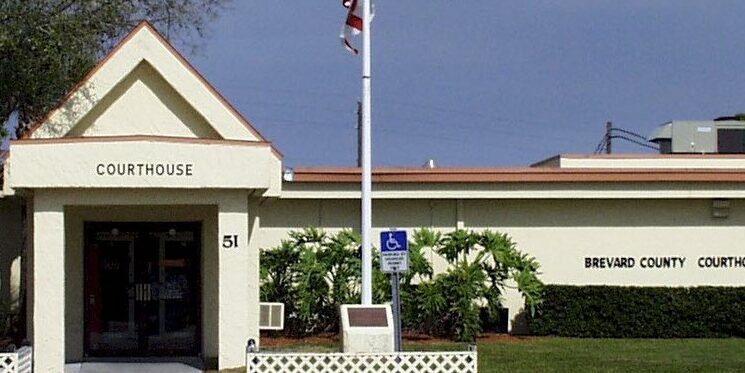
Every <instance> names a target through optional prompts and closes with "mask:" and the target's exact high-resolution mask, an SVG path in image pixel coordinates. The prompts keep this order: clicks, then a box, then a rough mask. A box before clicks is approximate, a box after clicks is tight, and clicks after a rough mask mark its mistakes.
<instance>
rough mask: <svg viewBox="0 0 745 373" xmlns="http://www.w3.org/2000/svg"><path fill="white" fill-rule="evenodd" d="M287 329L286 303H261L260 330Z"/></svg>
mask: <svg viewBox="0 0 745 373" xmlns="http://www.w3.org/2000/svg"><path fill="white" fill-rule="evenodd" d="M284 328H285V305H284V303H265V302H262V303H259V329H260V330H282V329H284Z"/></svg>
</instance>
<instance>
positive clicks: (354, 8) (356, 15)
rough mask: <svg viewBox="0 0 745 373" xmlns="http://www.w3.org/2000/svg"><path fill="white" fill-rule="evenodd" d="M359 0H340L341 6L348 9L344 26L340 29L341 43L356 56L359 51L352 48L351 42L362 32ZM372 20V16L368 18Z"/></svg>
mask: <svg viewBox="0 0 745 373" xmlns="http://www.w3.org/2000/svg"><path fill="white" fill-rule="evenodd" d="M359 3H360V2H359V0H342V2H341V4H342V5H343V6H344V7H345V8H347V9H349V11H348V13H347V20H346V21H345V22H344V26H342V28H341V35H339V37H340V38H341V43H342V45H344V48H346V49H347V50H348V51H350V52H352V53H354V54H357V53H359V50H357V48H355V47H353V46H352V43H351V40H352V37H353V36H355V35H359V34H360V33H361V32H362V7H361V6H359V5H360V4H359ZM370 19H371V20H372V15H371V17H370Z"/></svg>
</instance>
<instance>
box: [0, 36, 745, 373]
mask: <svg viewBox="0 0 745 373" xmlns="http://www.w3.org/2000/svg"><path fill="white" fill-rule="evenodd" d="M536 166H541V167H530V168H517V169H476V168H460V169H447V168H444V169H378V170H375V172H374V176H373V180H374V192H373V198H374V204H373V226H374V229H375V231H376V232H374V233H377V232H378V231H381V230H385V229H388V228H399V229H407V230H413V229H417V228H421V227H429V228H432V229H436V230H440V231H442V232H449V231H452V230H454V229H461V228H462V229H474V230H483V229H492V230H498V231H502V232H506V233H509V234H510V235H511V236H512V237H513V238H514V239H515V241H517V243H518V246H519V248H520V249H521V250H523V251H525V252H527V253H529V254H530V255H532V256H535V257H536V258H537V260H538V261H539V262H540V263H541V264H542V275H541V278H542V279H543V280H544V281H545V282H546V283H552V284H605V285H661V286H692V285H721V286H724V285H728V286H729V285H734V286H741V285H743V284H744V283H743V282H745V280H743V279H745V276H743V275H742V274H743V273H744V271H745V263H743V261H745V248H743V247H741V244H740V243H741V242H743V240H744V239H745V187H743V186H745V172H743V169H744V168H745V157H743V156H726V157H720V156H709V157H700V156H681V157H676V156H667V157H659V156H652V157H628V156H627V157H605V156H603V157H594V158H593V157H584V156H564V157H559V158H556V159H551V160H547V161H544V162H541V163H539V164H537V165H536ZM282 175H283V169H282V160H281V154H280V153H279V152H278V151H277V150H276V149H274V148H273V147H272V145H271V143H269V142H267V141H266V139H264V138H263V137H261V135H260V134H259V133H258V132H256V131H255V130H254V129H253V128H252V127H251V125H250V124H249V123H248V121H247V120H246V119H245V118H243V117H242V116H241V115H240V114H239V113H237V112H236V111H235V110H234V109H233V108H232V107H230V105H229V104H228V103H227V102H225V100H224V99H223V98H222V97H221V96H220V95H219V94H218V93H217V92H216V91H215V90H214V89H213V88H212V87H211V86H209V84H208V83H207V82H205V81H204V79H203V78H201V77H200V76H199V74H198V73H197V72H195V71H194V70H193V69H192V68H191V67H190V66H189V65H188V63H187V62H186V61H184V60H183V58H182V57H181V56H180V55H179V54H178V53H177V52H176V51H175V50H173V48H172V47H171V46H170V45H168V44H167V43H166V42H165V41H164V40H163V39H162V37H161V36H159V35H158V34H157V32H155V31H154V30H153V29H152V28H151V27H150V26H148V25H146V24H143V25H141V26H140V27H138V28H137V29H136V30H134V31H133V32H132V34H130V35H129V36H128V37H127V38H126V39H125V40H124V42H122V44H121V45H119V46H118V47H117V48H116V49H115V50H114V51H113V52H112V54H111V55H109V56H108V57H107V58H106V59H105V60H104V61H102V63H101V64H100V65H99V66H98V67H96V69H95V70H94V71H93V72H92V73H91V75H90V76H88V77H87V78H86V79H85V80H84V82H83V83H82V84H81V85H80V86H79V88H77V89H76V90H75V91H73V92H72V93H71V94H70V96H69V97H68V98H67V99H66V100H65V101H64V102H63V104H62V105H61V106H60V107H59V108H57V109H55V110H53V111H52V112H51V113H50V114H49V115H48V116H47V117H46V118H44V120H42V121H41V122H40V123H39V124H38V125H37V126H36V127H35V128H34V130H33V131H32V132H31V134H30V135H29V136H27V138H25V139H21V140H17V141H13V142H12V143H11V148H10V156H9V157H8V159H7V161H6V162H5V166H4V169H3V188H2V197H3V198H0V295H2V297H3V299H9V300H11V301H12V302H15V301H17V298H18V296H19V289H20V286H21V278H20V276H21V268H22V267H25V268H26V274H27V277H26V278H25V279H24V281H25V289H26V296H27V298H26V301H27V306H28V307H27V312H28V317H27V319H28V333H29V338H30V340H31V343H32V344H33V346H34V360H35V367H36V371H38V372H60V371H62V367H63V365H64V364H65V363H66V362H74V361H81V360H86V359H88V358H90V356H89V355H91V354H92V351H93V350H94V349H93V348H92V347H91V345H92V343H93V344H95V343H98V342H99V341H98V340H96V339H95V338H93V337H91V336H92V335H93V334H96V333H98V330H99V329H102V328H104V329H105V328H109V329H111V330H115V331H116V333H113V332H112V335H116V336H121V335H125V334H126V332H127V330H129V331H130V332H131V330H133V329H136V328H135V327H134V326H133V325H134V324H135V323H138V322H139V323H141V324H142V321H137V320H136V319H137V315H139V314H140V313H144V314H146V315H151V316H152V317H153V318H155V317H156V316H155V315H158V314H157V312H160V314H159V316H157V317H158V320H160V325H159V327H160V329H161V334H162V330H163V329H167V325H166V324H168V322H171V321H173V320H175V319H176V318H177V317H176V316H172V315H170V314H168V313H167V311H164V307H162V306H161V307H160V308H158V307H155V306H153V305H155V304H156V302H155V301H153V300H152V299H149V297H150V294H152V293H151V291H150V290H147V294H148V295H147V296H145V298H146V299H145V300H142V299H141V298H142V297H143V295H142V294H143V293H142V291H141V289H143V287H142V286H143V285H144V286H146V287H145V288H147V289H150V288H149V286H150V285H151V284H143V283H141V282H142V281H140V282H138V281H136V280H132V279H133V278H136V277H137V276H139V272H138V270H137V269H132V268H133V267H132V266H133V265H130V269H129V270H128V272H127V271H125V270H122V268H119V267H118V265H119V263H117V262H112V261H109V262H107V261H106V260H108V259H111V257H110V258H108V259H106V260H103V261H102V263H103V264H102V265H101V267H100V268H99V267H95V265H98V264H95V265H94V266H91V265H90V264H89V261H91V260H92V259H91V257H92V256H94V255H99V254H100V253H99V251H97V250H99V249H98V248H97V246H96V245H98V243H97V242H99V241H96V240H97V239H98V238H96V237H98V236H101V237H109V238H107V239H109V241H106V242H109V243H110V246H111V247H115V246H116V245H119V244H116V245H115V242H123V241H122V240H123V238H121V237H122V236H118V234H120V233H121V232H119V227H120V226H121V227H125V226H130V227H131V226H133V224H139V225H138V227H140V228H137V229H139V231H138V232H134V231H132V232H126V234H132V237H135V235H136V234H140V235H141V236H147V237H151V238H152V237H156V238H158V237H160V238H158V239H160V241H158V242H160V245H161V246H159V248H158V247H157V246H155V245H154V244H152V242H156V241H155V239H150V241H148V239H146V238H147V237H140V239H141V241H142V242H145V243H142V242H140V243H138V245H141V246H140V247H137V248H134V245H135V244H134V242H135V241H134V239H132V240H130V241H127V242H129V243H128V245H130V246H129V249H128V250H130V251H129V254H127V255H129V260H130V262H132V261H133V260H134V259H132V255H133V254H132V253H134V252H137V253H142V254H143V255H150V254H152V253H153V252H154V251H157V250H160V254H158V255H160V256H155V257H153V258H154V259H152V260H150V261H149V262H147V261H144V260H143V262H142V263H146V264H147V265H150V266H153V265H155V266H156V267H158V268H159V269H158V271H160V272H159V273H160V274H159V276H160V277H161V278H160V281H161V283H166V282H164V281H165V280H163V278H164V276H165V275H164V271H165V269H164V268H185V267H186V266H187V264H186V263H188V260H189V259H188V258H186V259H185V258H176V259H174V258H170V257H168V254H167V248H164V247H165V246H164V245H165V244H164V243H163V242H165V240H166V239H167V238H163V237H166V236H164V235H165V234H168V235H170V236H173V237H176V236H178V234H179V233H183V232H176V229H175V228H171V229H169V226H168V224H173V226H174V227H181V226H183V224H185V223H194V224H196V225H193V226H195V227H196V226H198V227H199V229H196V228H194V230H192V231H189V232H186V233H188V234H189V235H192V236H190V237H193V239H194V242H191V243H189V245H192V246H190V247H195V248H197V249H196V250H197V254H198V255H197V258H198V259H197V262H198V263H192V264H194V265H193V267H194V268H197V269H198V270H196V271H195V272H193V274H194V275H195V276H196V277H195V278H196V279H191V280H190V281H192V283H191V284H194V285H195V286H196V287H197V288H198V289H192V290H193V291H194V292H195V294H198V296H197V297H196V298H194V299H197V300H196V304H195V305H193V307H194V313H193V314H186V316H183V315H181V314H179V315H181V316H178V317H182V318H183V317H186V318H189V317H191V318H192V319H190V322H191V324H190V325H191V326H193V327H194V328H196V330H198V332H194V333H193V334H190V335H191V336H194V337H193V338H195V340H194V342H195V343H196V349H195V351H194V354H196V355H199V356H201V357H203V358H205V359H210V358H217V360H218V362H219V366H220V368H230V367H236V366H241V365H243V364H244V363H245V361H244V359H245V353H244V351H245V346H246V343H247V341H248V340H249V339H255V340H256V341H259V326H258V323H259V315H258V313H259V303H258V300H259V286H260V283H259V251H260V249H263V248H271V247H273V246H275V245H277V244H279V243H280V240H282V239H284V238H286V237H287V234H288V232H289V231H291V230H298V229H302V228H305V227H309V226H316V227H321V228H324V229H326V230H328V231H337V230H341V229H345V228H353V229H357V228H358V227H359V215H360V214H359V198H360V193H359V176H360V175H359V170H358V169H343V168H335V169H295V170H294V171H293V170H289V171H288V172H285V176H286V178H285V180H284V181H283V180H282ZM23 202H25V204H24V203H23ZM24 205H25V206H27V211H28V214H27V218H26V222H27V227H26V228H24V227H23V225H22V220H23V214H22V212H23V211H24V210H23V208H24V207H23V206H24ZM102 223H105V224H107V225H106V229H105V230H104V229H103V228H101V229H99V230H98V231H96V230H95V229H92V228H90V227H91V226H92V225H91V224H102ZM157 224H159V225H157ZM179 224H181V225H179ZM122 229H124V228H122ZM179 229H180V228H179ZM24 232H26V233H25V236H26V237H27V238H26V243H27V245H28V250H26V256H25V257H24V260H25V261H26V263H21V253H22V252H23V250H22V249H21V247H22V245H23V241H24V240H23V237H24ZM126 234H124V235H123V236H126ZM170 236H169V237H170ZM112 237H113V238H112ZM197 237H198V239H197ZM125 238H126V237H125ZM101 240H103V239H101ZM116 240H119V241H116ZM101 242H103V241H101ZM138 242H139V241H138ZM169 242H170V241H169ZM174 242H176V241H174ZM185 242H186V241H184V242H183V245H184V247H186V245H187V244H186V243H185ZM149 244H151V245H152V246H147V245H149ZM116 247H123V248H124V249H123V250H124V251H121V252H123V253H126V250H127V248H126V245H120V246H116ZM135 250H139V251H135ZM106 255H109V254H106ZM138 255H139V254H138ZM428 255H429V256H430V259H431V261H432V262H433V263H434V265H435V270H436V271H444V270H446V265H445V262H444V261H443V260H442V259H440V258H438V257H437V256H436V255H435V254H434V253H431V252H430V253H428ZM125 256H126V255H125ZM124 262H126V261H124ZM124 262H121V263H124ZM97 263H98V262H97ZM22 264H23V266H22ZM97 268H98V269H97ZM143 268H144V267H143ZM98 270H102V271H103V272H105V271H109V270H110V271H111V272H114V271H117V270H122V273H128V274H129V276H130V281H129V282H130V283H131V286H132V287H130V288H128V289H129V290H127V291H129V295H126V292H125V293H122V294H125V295H122V297H123V298H122V300H123V301H124V302H126V299H127V297H129V298H128V299H130V303H129V304H130V305H129V306H127V305H126V303H121V306H122V307H128V308H127V310H129V312H130V314H129V316H127V315H124V316H122V317H125V318H126V317H129V318H128V319H127V320H128V321H127V322H124V321H122V320H115V321H117V322H112V321H111V320H113V316H111V315H107V314H106V312H108V311H101V310H100V309H98V308H96V307H97V306H96V304H97V302H101V300H100V299H101V297H105V296H106V295H105V294H101V293H102V292H101V289H100V287H99V288H96V285H97V284H95V283H94V284H91V283H92V282H95V281H96V280H99V279H101V278H104V277H100V276H102V275H101V274H96V272H97V271H98ZM156 272H157V271H156ZM184 278H185V277H184ZM176 283H177V281H172V282H170V283H168V284H169V285H173V284H176ZM91 287H93V288H94V291H93V292H91V290H90V289H91ZM162 289H164V290H161V295H160V296H161V297H162V298H161V300H162V299H166V297H165V296H164V295H162V294H166V290H169V289H168V288H165V287H164V288H162ZM173 290H174V289H170V290H169V291H170V293H168V294H171V295H169V296H170V297H172V299H178V298H179V297H181V296H183V294H180V293H179V292H178V291H173ZM176 290H178V289H176ZM96 291H98V292H96ZM135 298H136V300H137V301H141V300H142V301H143V302H150V303H147V304H149V305H148V306H147V307H150V306H153V307H152V310H156V311H152V312H151V311H148V309H146V308H145V307H146V306H144V304H145V303H143V305H137V306H131V304H132V303H131V302H134V300H133V299H135ZM114 301H116V299H114ZM112 304H114V303H112ZM116 304H119V303H116ZM161 304H162V302H161ZM505 305H506V306H507V307H508V308H509V315H510V325H511V327H512V328H513V330H516V331H517V330H519V328H520V326H521V325H520V316H519V314H520V312H521V310H522V301H521V299H520V296H519V294H517V293H516V292H514V291H509V292H508V293H507V294H506V295H505ZM133 307H134V308H133ZM143 310H144V311H143ZM147 312H151V313H147ZM168 312H169V311H168ZM102 314H103V316H101V317H103V319H102V320H103V321H101V320H97V317H99V316H100V315H102ZM91 315H98V316H95V317H94V316H91ZM133 315H134V316H133ZM169 315H170V316H169ZM133 320H134V321H133ZM104 321H105V322H106V323H108V324H107V325H103V323H104ZM145 321H147V320H145ZM99 324H100V325H99ZM137 325H140V324H137ZM142 325H144V324H142ZM148 325H149V324H148ZM117 328H119V329H117ZM127 328H129V329H127ZM117 333H118V334H117ZM153 333H155V332H153ZM101 334H102V333H98V334H96V338H99V337H100V335H101ZM137 338H139V339H137V343H140V344H138V345H137V347H136V348H137V349H136V350H133V351H136V352H138V353H141V352H147V348H143V347H142V346H143V345H142V340H143V339H142V338H141V337H139V336H138V337H137ZM122 343H124V342H122ZM148 343H149V342H148ZM145 345H147V344H145ZM114 347H116V346H114ZM159 351H161V353H163V354H168V353H167V352H168V351H169V350H168V349H167V348H163V349H161V350H159ZM119 352H121V351H119Z"/></svg>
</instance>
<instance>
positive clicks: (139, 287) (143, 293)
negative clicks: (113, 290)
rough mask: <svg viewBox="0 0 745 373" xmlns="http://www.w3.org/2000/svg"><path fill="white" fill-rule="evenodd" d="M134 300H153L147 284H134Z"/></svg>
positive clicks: (150, 288)
mask: <svg viewBox="0 0 745 373" xmlns="http://www.w3.org/2000/svg"><path fill="white" fill-rule="evenodd" d="M135 300H136V301H138V302H149V301H151V300H153V294H152V286H151V285H150V284H149V283H141V284H135Z"/></svg>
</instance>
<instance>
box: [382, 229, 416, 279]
mask: <svg viewBox="0 0 745 373" xmlns="http://www.w3.org/2000/svg"><path fill="white" fill-rule="evenodd" d="M380 270H381V271H383V272H387V273H393V272H406V271H408V270H409V241H408V239H407V238H406V231H383V232H380Z"/></svg>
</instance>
